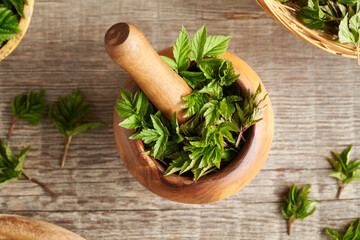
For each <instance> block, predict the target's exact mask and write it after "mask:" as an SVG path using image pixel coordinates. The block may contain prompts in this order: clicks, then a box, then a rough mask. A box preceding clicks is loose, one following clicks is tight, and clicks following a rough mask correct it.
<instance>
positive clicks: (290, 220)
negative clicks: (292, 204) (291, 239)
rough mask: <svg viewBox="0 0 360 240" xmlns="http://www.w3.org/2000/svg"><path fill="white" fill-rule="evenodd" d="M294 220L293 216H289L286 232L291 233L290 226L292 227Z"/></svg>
mask: <svg viewBox="0 0 360 240" xmlns="http://www.w3.org/2000/svg"><path fill="white" fill-rule="evenodd" d="M294 222H295V218H293V217H292V218H290V219H289V223H288V234H289V235H291V227H292V224H293V223H294Z"/></svg>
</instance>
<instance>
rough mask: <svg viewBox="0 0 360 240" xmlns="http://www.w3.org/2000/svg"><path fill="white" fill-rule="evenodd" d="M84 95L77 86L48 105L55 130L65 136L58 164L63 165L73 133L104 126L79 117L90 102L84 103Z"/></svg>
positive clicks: (86, 110) (89, 105)
mask: <svg viewBox="0 0 360 240" xmlns="http://www.w3.org/2000/svg"><path fill="white" fill-rule="evenodd" d="M85 99H86V97H84V96H82V95H81V93H80V90H79V88H76V89H75V90H74V91H73V92H72V93H71V94H70V95H69V96H67V97H66V98H59V101H58V102H56V103H53V104H51V105H50V107H49V115H50V119H51V121H52V122H53V123H54V124H55V127H56V128H57V130H58V131H59V132H60V133H61V134H62V135H63V136H64V138H65V150H64V155H63V157H62V160H61V163H60V166H61V167H64V166H65V161H66V157H67V153H68V150H69V145H70V142H71V139H72V137H73V136H74V135H76V134H79V133H81V132H84V131H87V130H91V129H94V128H98V127H102V126H104V124H103V123H98V122H83V121H82V120H81V118H82V117H83V116H84V115H85V114H86V113H87V112H88V111H89V110H90V108H91V104H85Z"/></svg>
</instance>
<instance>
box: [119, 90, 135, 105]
mask: <svg viewBox="0 0 360 240" xmlns="http://www.w3.org/2000/svg"><path fill="white" fill-rule="evenodd" d="M120 94H121V97H122V98H123V99H124V101H125V103H127V104H128V105H129V106H131V104H132V94H131V92H130V91H129V90H127V89H126V88H120ZM120 102H121V101H120Z"/></svg>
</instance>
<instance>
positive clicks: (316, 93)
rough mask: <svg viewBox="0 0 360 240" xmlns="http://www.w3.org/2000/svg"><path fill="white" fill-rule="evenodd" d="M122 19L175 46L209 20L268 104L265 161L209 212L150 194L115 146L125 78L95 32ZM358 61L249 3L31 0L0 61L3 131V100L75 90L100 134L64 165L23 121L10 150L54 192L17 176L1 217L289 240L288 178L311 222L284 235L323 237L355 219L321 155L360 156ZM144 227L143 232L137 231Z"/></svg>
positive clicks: (107, 238) (43, 128)
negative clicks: (304, 190)
mask: <svg viewBox="0 0 360 240" xmlns="http://www.w3.org/2000/svg"><path fill="white" fill-rule="evenodd" d="M124 21H126V22H131V23H133V24H135V25H136V26H138V27H139V28H140V29H142V30H143V32H144V34H145V36H146V37H147V38H148V39H149V42H150V43H151V45H152V46H153V47H154V48H155V49H156V50H160V49H164V48H166V47H168V46H169V45H172V44H173V43H174V42H175V39H176V37H177V36H178V34H179V31H180V29H181V25H184V26H185V27H186V28H187V31H188V33H189V34H190V35H193V34H194V33H195V31H196V30H197V29H198V28H200V27H201V26H202V25H203V24H204V23H206V25H207V28H208V30H209V34H210V35H220V34H222V35H225V34H229V35H232V36H233V37H232V39H231V41H230V46H229V51H231V52H233V53H235V54H236V55H238V56H239V57H240V58H242V59H244V60H245V61H246V62H247V63H248V64H249V65H250V66H251V67H252V68H253V69H254V70H255V71H256V72H257V74H258V75H259V76H260V78H261V79H262V81H263V82H264V85H265V86H266V89H267V91H268V92H269V95H270V97H271V101H272V104H273V109H274V115H275V135H274V141H273V145H272V149H271V151H270V155H269V158H268V160H267V161H266V163H265V165H264V167H263V168H262V170H261V171H260V172H259V174H258V175H257V176H256V178H255V179H254V180H253V181H252V182H251V183H250V184H249V185H248V186H246V187H245V188H244V189H242V190H241V191H240V192H239V193H237V194H235V195H233V196H232V197H230V198H228V199H226V200H223V201H219V202H216V203H211V204H206V205H203V206H199V205H188V204H180V203H173V202H170V201H168V200H164V199H162V198H160V197H157V196H156V195H154V194H153V193H151V192H150V191H148V190H146V189H145V188H144V187H142V186H141V185H140V184H139V183H138V182H137V181H136V180H134V179H133V177H132V176H131V175H130V173H128V171H127V170H126V168H125V166H124V165H123V164H122V162H121V160H120V158H119V157H118V153H117V150H116V147H115V141H114V138H113V131H112V117H113V106H114V103H115V99H116V97H117V95H118V93H119V87H120V86H121V85H122V84H123V83H124V80H125V79H126V78H127V73H126V72H125V71H123V70H121V69H119V67H118V66H117V65H116V64H115V63H113V62H112V60H111V59H110V58H109V57H108V56H107V54H106V52H105V50H104V46H103V37H104V34H105V32H106V30H107V29H108V28H109V27H110V26H111V25H112V24H114V23H116V22H124ZM359 71H360V70H359V68H357V67H356V61H354V60H353V59H345V58H341V57H337V56H332V55H330V54H327V53H325V52H323V51H321V50H319V49H317V48H315V47H313V46H311V45H310V44H308V43H306V42H303V41H302V40H301V39H299V38H297V37H296V36H294V35H293V34H291V33H289V32H288V31H287V30H286V29H284V28H283V27H282V26H281V25H280V24H279V23H277V22H276V21H274V20H273V19H272V18H271V17H269V16H268V15H267V14H266V13H265V12H264V11H263V10H262V9H261V8H260V7H259V6H258V5H257V4H256V2H255V1H253V0H241V1H231V0H223V1H214V0H206V1H205V0H198V1H193V0H184V1H179V0H171V1H169V0H158V1H145V0H131V1H130V0H121V1H110V0H104V1H95V0H87V1H84V0H79V1H70V0H61V1H60V0H59V1H46V0H37V1H36V3H35V9H34V14H33V18H32V21H31V25H30V27H29V29H28V32H27V34H26V36H25V37H24V39H23V41H22V42H21V44H20V45H19V46H18V48H17V49H16V50H15V51H14V52H13V53H12V54H11V55H10V56H9V57H7V58H6V59H5V60H4V61H2V62H1V63H0V90H1V94H0V136H1V137H2V138H5V137H6V133H7V131H8V129H9V127H10V125H11V120H12V115H11V107H10V101H11V99H12V97H14V96H15V95H16V94H19V93H20V92H26V91H28V90H29V89H30V88H34V89H37V90H38V89H40V88H46V89H47V93H46V97H47V99H48V100H49V102H54V101H55V100H56V99H57V97H58V96H66V95H67V94H69V93H70V92H71V91H72V90H73V89H74V88H75V87H77V86H79V87H80V88H81V90H82V93H83V94H85V95H86V96H88V101H89V102H90V103H92V104H93V105H94V107H93V109H92V110H91V111H90V113H89V115H87V116H86V117H87V118H89V119H91V120H101V121H104V122H106V123H107V125H108V127H107V128H103V129H96V130H93V131H90V132H87V133H84V134H81V135H78V136H75V137H74V138H73V140H72V145H71V146H70V150H69V156H68V160H67V163H66V167H65V168H64V169H60V168H59V167H58V162H59V160H60V159H61V154H62V151H63V144H64V143H63V138H62V137H61V135H59V134H58V133H57V130H56V129H54V128H53V127H52V124H51V122H50V121H49V120H46V121H44V122H42V123H41V124H40V125H39V126H38V127H31V126H29V125H28V124H26V123H24V122H19V123H18V125H17V126H16V128H15V130H14V135H13V136H12V139H11V142H10V143H11V145H12V148H13V150H14V151H15V152H18V149H19V148H20V147H21V146H25V145H28V144H29V145H30V144H31V146H32V149H31V150H30V152H29V155H28V157H27V159H26V160H25V168H26V169H28V171H27V172H28V173H29V174H30V175H32V176H34V177H36V178H38V179H39V180H42V181H44V182H45V183H47V184H48V185H49V187H51V189H52V190H53V191H54V192H56V193H58V194H59V197H58V198H57V199H56V200H55V201H52V199H51V197H49V196H48V195H47V194H45V193H44V192H43V190H42V189H41V188H39V187H37V186H36V185H35V184H32V183H30V182H28V181H25V180H21V181H18V182H14V183H11V184H8V185H5V186H4V187H2V188H1V189H0V211H1V212H2V213H8V214H19V215H24V216H28V217H34V218H37V219H41V220H45V221H48V222H51V223H54V224H57V225H59V226H61V227H64V228H66V229H68V230H71V231H73V232H75V233H77V234H79V235H81V236H83V237H85V238H86V239H90V240H91V239H104V240H114V239H204V240H205V239H206V240H207V239H211V240H213V239H224V238H226V239H234V240H238V239H249V240H250V239H251V240H253V239H274V240H279V239H289V238H288V236H287V234H286V226H287V225H286V221H285V220H284V219H283V217H282V216H281V213H280V207H281V203H282V201H283V199H284V197H285V193H286V191H287V190H288V187H289V186H290V185H291V184H292V183H297V184H300V185H305V184H309V183H311V184H312V193H311V194H310V198H311V199H318V200H321V201H322V202H321V203H320V204H319V207H318V210H317V211H316V213H315V214H314V215H312V216H311V217H309V218H308V219H306V220H304V221H298V222H295V223H294V226H293V234H292V237H291V239H299V240H303V239H309V240H319V239H324V240H326V239H329V238H327V236H326V233H325V230H324V229H325V227H327V226H329V227H333V228H334V229H336V230H342V229H343V228H344V227H346V226H347V225H348V224H349V223H350V222H351V221H352V220H354V219H356V218H359V217H360V209H359V206H360V200H359V198H360V184H359V183H354V184H351V185H349V186H348V187H347V188H346V189H345V191H344V193H343V196H342V198H343V199H342V200H341V201H335V196H336V192H337V183H336V181H335V180H334V179H332V178H329V177H327V174H328V173H329V172H331V169H330V166H329V164H328V162H327V161H326V159H325V157H327V156H330V151H331V150H337V151H341V150H342V149H344V148H345V147H346V146H347V145H348V144H350V143H353V144H354V145H355V147H354V150H353V153H352V156H353V158H354V159H355V158H356V157H357V158H359V157H360V136H359V132H360V120H359V119H360V105H359V104H358V102H359V101H358V100H359V92H360V75H359ZM140 226H141V227H140Z"/></svg>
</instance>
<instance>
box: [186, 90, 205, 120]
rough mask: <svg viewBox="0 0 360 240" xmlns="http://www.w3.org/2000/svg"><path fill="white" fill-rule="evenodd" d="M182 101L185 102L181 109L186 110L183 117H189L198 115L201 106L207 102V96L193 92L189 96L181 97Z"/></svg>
mask: <svg viewBox="0 0 360 240" xmlns="http://www.w3.org/2000/svg"><path fill="white" fill-rule="evenodd" d="M183 99H184V100H185V101H186V102H185V104H184V105H183V106H182V107H183V108H187V111H186V114H185V115H184V116H185V117H190V116H192V115H194V114H196V113H198V112H199V111H200V109H201V108H202V107H203V105H204V104H205V103H207V102H208V101H209V95H207V94H205V93H200V92H199V91H196V90H195V91H193V92H192V93H191V94H190V95H188V96H186V97H183Z"/></svg>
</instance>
